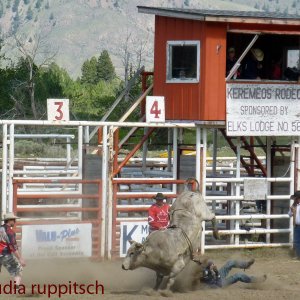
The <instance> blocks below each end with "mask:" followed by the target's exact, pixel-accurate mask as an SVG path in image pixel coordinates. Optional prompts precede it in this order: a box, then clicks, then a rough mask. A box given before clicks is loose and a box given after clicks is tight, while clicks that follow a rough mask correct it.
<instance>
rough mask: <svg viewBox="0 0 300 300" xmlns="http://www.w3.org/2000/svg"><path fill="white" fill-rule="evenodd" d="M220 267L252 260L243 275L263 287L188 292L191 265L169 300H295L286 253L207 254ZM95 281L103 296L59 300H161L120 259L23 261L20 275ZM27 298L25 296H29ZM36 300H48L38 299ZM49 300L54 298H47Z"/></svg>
mask: <svg viewBox="0 0 300 300" xmlns="http://www.w3.org/2000/svg"><path fill="white" fill-rule="evenodd" d="M209 257H210V258H212V259H214V260H215V262H216V263H217V265H218V266H219V267H220V266H221V265H222V264H223V263H224V262H225V261H226V260H227V259H230V258H245V259H249V258H252V257H254V258H255V259H256V262H255V264H254V265H253V266H252V267H251V269H249V270H246V272H247V274H251V275H256V276H261V275H263V274H267V276H268V278H267V281H265V282H264V283H262V284H255V285H254V284H243V283H237V284H235V285H233V286H230V287H228V288H226V289H203V288H201V287H200V286H197V287H195V288H196V290H194V291H191V290H190V289H191V282H192V277H193V276H195V275H196V274H197V271H199V270H198V269H197V266H196V264H194V263H192V264H191V265H190V266H189V269H187V270H185V271H184V272H183V273H182V274H181V276H180V278H179V279H178V281H177V282H176V290H177V291H176V292H174V293H173V294H172V295H168V296H169V297H170V298H171V299H180V300H181V299H182V300H184V299H186V300H196V299H197V300H201V299H212V300H214V299H218V300H227V299H228V300H229V299H255V300H257V299H264V300H269V299H272V300H278V299H291V300H293V299H295V300H296V299H300V262H298V261H293V260H291V258H290V255H289V253H288V250H285V249H258V250H252V251H251V250H240V251H218V252H217V251H215V252H209ZM233 271H234V270H233ZM8 280H9V277H8V276H7V272H6V270H2V273H1V275H0V283H1V284H2V285H3V284H4V283H5V282H7V281H8ZM96 280H98V282H99V283H102V284H103V286H104V288H105V290H104V295H84V296H82V295H80V296H79V295H78V296H76V295H70V296H63V297H62V299H66V300H71V299H72V300H73V299H83V300H85V299H87V300H88V299H101V298H103V299H107V300H112V299H119V300H125V299H142V300H145V299H165V298H164V297H162V295H161V294H160V293H158V292H154V291H153V290H152V289H151V288H152V286H153V285H154V282H155V276H154V272H152V271H151V270H147V269H138V270H135V271H123V270H122V269H121V260H118V261H113V262H91V261H90V260H82V259H80V260H78V259H73V260H66V259H58V260H44V261H28V266H27V267H26V268H25V270H24V283H25V285H26V287H29V286H31V285H32V284H45V283H46V284H62V283H68V281H71V282H77V283H85V284H90V283H94V282H95V281H96ZM0 296H1V299H11V300H15V299H29V298H30V297H21V296H18V297H17V296H10V295H3V294H2V295H0ZM29 296H30V295H29ZM38 299H43V300H44V299H48V297H47V296H39V298H38ZM50 299H58V297H57V296H52V297H51V298H50Z"/></svg>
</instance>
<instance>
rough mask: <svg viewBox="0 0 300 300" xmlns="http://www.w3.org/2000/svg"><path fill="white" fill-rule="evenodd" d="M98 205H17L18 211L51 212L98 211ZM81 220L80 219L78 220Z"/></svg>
mask: <svg viewBox="0 0 300 300" xmlns="http://www.w3.org/2000/svg"><path fill="white" fill-rule="evenodd" d="M98 209H99V208H98V207H51V208H50V207H48V208H44V207H43V205H41V207H35V208H34V207H30V208H24V207H17V211H18V212H46V211H52V212H76V211H77V212H84V211H98ZM80 222H81V221H80Z"/></svg>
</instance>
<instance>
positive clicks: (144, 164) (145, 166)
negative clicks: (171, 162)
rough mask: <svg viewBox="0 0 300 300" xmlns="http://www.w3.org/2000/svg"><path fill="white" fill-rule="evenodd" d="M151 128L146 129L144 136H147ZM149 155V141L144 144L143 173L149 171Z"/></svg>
mask: <svg viewBox="0 0 300 300" xmlns="http://www.w3.org/2000/svg"><path fill="white" fill-rule="evenodd" d="M148 131H149V128H144V136H145V135H147V133H148ZM147 153H148V139H146V140H145V142H144V143H143V156H142V171H146V169H147Z"/></svg>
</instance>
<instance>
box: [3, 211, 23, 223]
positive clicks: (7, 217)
mask: <svg viewBox="0 0 300 300" xmlns="http://www.w3.org/2000/svg"><path fill="white" fill-rule="evenodd" d="M15 219H20V218H19V217H17V216H16V215H15V214H14V213H12V212H8V213H6V214H4V215H3V221H6V220H15Z"/></svg>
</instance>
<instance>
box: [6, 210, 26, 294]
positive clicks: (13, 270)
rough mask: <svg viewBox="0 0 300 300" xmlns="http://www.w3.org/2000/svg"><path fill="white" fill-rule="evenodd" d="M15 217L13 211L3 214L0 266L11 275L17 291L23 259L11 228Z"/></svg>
mask: <svg viewBox="0 0 300 300" xmlns="http://www.w3.org/2000/svg"><path fill="white" fill-rule="evenodd" d="M16 219H19V218H18V217H17V216H15V215H14V214H13V213H7V214H5V215H4V216H3V221H4V224H3V225H2V226H1V227H0V268H1V266H3V267H5V268H6V269H7V271H8V273H9V274H10V275H11V276H12V277H13V280H14V283H15V285H16V286H15V288H16V291H18V290H19V286H20V284H21V276H22V269H23V268H22V267H24V266H25V261H24V260H23V258H22V256H21V254H20V252H19V250H18V245H17V241H16V233H15V232H14V230H13V227H14V226H15V223H16Z"/></svg>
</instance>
